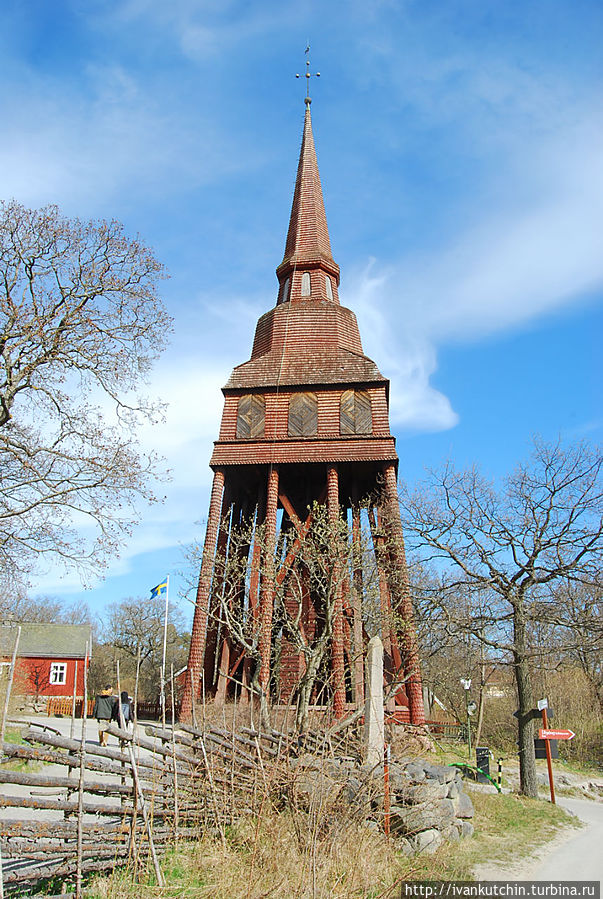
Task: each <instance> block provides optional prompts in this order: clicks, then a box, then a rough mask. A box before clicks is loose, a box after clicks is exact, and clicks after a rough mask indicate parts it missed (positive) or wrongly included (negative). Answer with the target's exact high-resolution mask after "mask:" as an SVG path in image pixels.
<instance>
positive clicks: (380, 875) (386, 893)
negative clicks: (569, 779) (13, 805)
mask: <svg viewBox="0 0 603 899" xmlns="http://www.w3.org/2000/svg"><path fill="white" fill-rule="evenodd" d="M472 798H473V799H474V804H475V819H474V823H475V827H476V834H475V836H474V837H473V838H472V839H468V840H462V841H461V842H459V843H452V844H446V845H445V846H443V847H442V848H441V849H440V850H438V852H437V853H435V854H434V855H431V856H418V857H414V858H404V857H403V856H402V855H401V853H400V852H399V851H398V849H397V848H396V843H395V841H390V842H388V841H387V840H386V839H385V837H384V835H383V834H382V833H381V832H379V831H376V830H374V829H372V828H371V827H367V826H365V825H360V824H354V823H351V822H350V821H349V820H343V819H341V821H340V820H338V819H335V820H325V819H320V820H313V819H312V818H311V817H310V818H303V819H302V818H300V817H299V816H296V815H295V813H292V812H289V811H285V812H276V811H273V810H269V811H264V813H263V814H262V816H261V818H251V817H250V818H248V819H246V820H244V821H241V822H239V823H237V824H236V825H234V826H233V827H231V828H229V830H228V833H227V835H226V837H225V839H224V841H221V840H220V839H219V838H211V837H209V836H207V837H204V838H203V839H201V840H199V841H198V842H196V843H185V844H182V845H181V846H179V847H178V848H176V849H173V850H171V851H170V852H169V854H168V855H167V856H166V857H165V858H164V860H163V862H162V870H163V871H164V874H165V878H166V886H165V888H164V889H162V890H161V891H159V890H158V888H157V885H156V883H155V880H154V877H153V876H152V875H150V874H148V875H140V874H139V875H138V877H137V878H134V877H132V876H131V875H130V874H128V873H127V872H116V873H115V874H114V875H113V876H111V877H105V878H97V879H96V880H95V881H94V882H93V884H92V885H91V887H90V888H89V889H88V890H87V896H91V897H94V899H156V897H157V896H158V895H161V897H162V899H172V897H173V899H176V897H183V899H260V897H264V896H266V897H267V896H270V897H274V899H307V897H308V899H309V897H313V899H314V897H321V899H323V897H324V899H326V897H329V899H353V897H358V899H361V897H364V899H378V897H382V899H385V897H390V899H391V897H392V896H395V895H396V888H395V887H394V886H393V885H394V884H397V883H400V882H403V881H413V880H471V879H473V873H472V872H473V869H474V867H475V866H476V865H477V864H483V863H486V862H489V863H492V864H494V863H498V864H501V865H504V864H508V863H509V862H511V861H517V859H518V858H521V857H522V856H527V855H529V854H531V852H533V851H534V850H535V849H536V848H538V847H539V846H541V845H542V844H543V843H545V842H546V841H548V840H549V839H551V838H552V837H553V836H555V834H556V833H557V831H558V829H559V828H560V827H564V826H567V825H568V824H571V823H574V820H575V819H573V818H571V816H569V815H567V813H566V812H564V811H563V809H560V808H558V807H556V806H552V805H550V803H547V802H542V801H537V800H529V799H525V798H522V797H518V796H511V795H507V796H499V795H498V794H488V793H480V792H475V793H474V794H473V795H472Z"/></svg>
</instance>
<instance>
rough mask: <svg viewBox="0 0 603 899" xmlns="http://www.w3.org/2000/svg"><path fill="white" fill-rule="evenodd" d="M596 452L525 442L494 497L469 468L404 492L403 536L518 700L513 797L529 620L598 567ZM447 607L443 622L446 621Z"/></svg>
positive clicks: (526, 731)
mask: <svg viewBox="0 0 603 899" xmlns="http://www.w3.org/2000/svg"><path fill="white" fill-rule="evenodd" d="M602 465H603V458H602V456H601V454H600V453H599V452H597V451H595V450H594V449H591V448H590V447H589V446H588V445H586V444H582V443H580V444H576V445H572V446H569V447H564V446H563V445H562V444H561V443H560V442H558V443H555V444H552V445H549V444H546V443H544V442H542V441H540V440H535V441H534V449H533V453H532V456H531V458H530V460H529V461H528V462H527V463H525V464H521V465H519V466H518V467H517V469H516V470H515V471H514V472H513V473H512V474H511V475H509V476H508V477H507V478H506V479H505V481H504V483H503V485H502V487H501V489H500V490H496V489H495V488H494V486H493V485H492V484H491V483H489V482H488V481H487V480H486V479H485V478H484V477H483V476H482V475H481V474H480V473H479V471H478V470H477V469H475V468H473V469H470V470H468V471H460V472H459V471H456V470H455V469H454V468H453V466H452V465H447V466H446V467H445V468H444V470H443V471H441V472H432V473H431V474H430V478H429V480H428V482H427V483H426V484H424V485H421V486H420V487H419V488H418V489H417V490H416V491H415V492H414V493H409V492H408V491H407V490H403V492H402V497H401V504H402V510H403V519H404V526H405V528H406V532H407V534H408V535H409V537H410V541H411V544H412V545H413V548H414V549H415V550H416V551H417V552H418V553H420V558H421V559H422V560H431V561H433V560H436V562H437V564H439V565H442V564H445V563H447V566H448V567H447V571H446V577H445V588H446V593H447V595H448V597H451V596H452V597H454V596H455V595H457V596H458V593H459V591H462V593H463V595H465V596H469V597H470V601H471V603H472V607H473V612H472V617H473V619H474V621H475V622H479V627H475V628H474V632H475V633H476V634H478V635H479V636H480V639H482V640H483V641H484V642H485V644H486V645H489V646H491V647H492V648H493V649H494V650H496V651H497V652H502V653H503V654H506V655H507V657H508V658H509V660H510V663H511V664H512V666H513V671H514V676H515V683H516V688H517V695H518V702H519V761H520V783H521V790H522V792H523V793H525V794H526V795H528V796H536V795H537V781H536V766H535V759H534V744H533V736H534V724H533V720H532V719H531V716H530V711H531V709H532V708H533V706H534V695H533V689H532V676H531V664H532V659H533V657H534V652H535V648H534V646H533V645H532V642H531V629H530V627H531V622H533V621H535V620H537V619H538V618H539V617H542V615H543V610H544V609H546V608H551V606H552V601H553V598H554V587H555V585H556V584H559V583H560V582H562V581H563V582H565V583H568V582H571V583H581V582H592V580H593V579H594V578H595V577H596V575H597V573H598V571H600V567H601V555H602V550H603V491H602V485H601V468H602ZM453 609H454V605H453V602H448V603H447V614H449V615H453V614H454V611H453Z"/></svg>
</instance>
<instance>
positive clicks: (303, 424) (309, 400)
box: [289, 393, 318, 437]
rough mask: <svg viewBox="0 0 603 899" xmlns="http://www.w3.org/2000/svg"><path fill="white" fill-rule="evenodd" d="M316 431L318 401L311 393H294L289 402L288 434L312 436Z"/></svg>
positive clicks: (292, 435) (291, 435)
mask: <svg viewBox="0 0 603 899" xmlns="http://www.w3.org/2000/svg"><path fill="white" fill-rule="evenodd" d="M317 431H318V401H317V399H316V396H315V395H314V394H313V393H294V394H293V396H292V397H291V400H290V402H289V436H290V437H314V435H315V434H316V432H317Z"/></svg>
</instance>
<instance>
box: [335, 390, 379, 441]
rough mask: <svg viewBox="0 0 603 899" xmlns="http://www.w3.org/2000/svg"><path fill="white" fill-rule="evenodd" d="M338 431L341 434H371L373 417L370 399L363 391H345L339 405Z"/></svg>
mask: <svg viewBox="0 0 603 899" xmlns="http://www.w3.org/2000/svg"><path fill="white" fill-rule="evenodd" d="M339 430H340V433H342V434H371V433H372V431H373V416H372V410H371V398H370V396H369V395H368V393H366V391H363V390H345V391H344V392H343V393H342V394H341V401H340V404H339Z"/></svg>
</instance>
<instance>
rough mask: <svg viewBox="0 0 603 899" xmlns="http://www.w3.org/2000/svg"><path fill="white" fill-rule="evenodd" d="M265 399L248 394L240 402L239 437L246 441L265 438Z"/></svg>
mask: <svg viewBox="0 0 603 899" xmlns="http://www.w3.org/2000/svg"><path fill="white" fill-rule="evenodd" d="M264 418H265V404H264V397H263V396H258V395H257V394H254V393H247V394H245V396H242V397H241V398H240V400H239V407H238V410H237V437H242V438H243V439H244V440H247V439H253V438H254V437H263V436H264Z"/></svg>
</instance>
